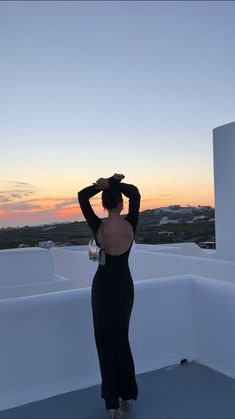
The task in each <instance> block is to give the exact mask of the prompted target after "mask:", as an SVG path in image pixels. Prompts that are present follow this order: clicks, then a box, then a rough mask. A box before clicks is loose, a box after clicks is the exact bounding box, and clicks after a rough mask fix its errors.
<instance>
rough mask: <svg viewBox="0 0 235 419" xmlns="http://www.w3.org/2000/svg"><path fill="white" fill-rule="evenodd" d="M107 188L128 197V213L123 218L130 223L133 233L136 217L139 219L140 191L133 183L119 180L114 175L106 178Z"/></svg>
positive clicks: (135, 226)
mask: <svg viewBox="0 0 235 419" xmlns="http://www.w3.org/2000/svg"><path fill="white" fill-rule="evenodd" d="M108 181H109V188H110V189H111V190H114V191H120V192H122V193H123V194H124V195H125V196H126V197H127V198H129V208H128V214H127V215H126V217H125V219H126V220H127V221H129V223H130V224H131V225H132V228H133V230H134V233H135V232H136V228H137V224H138V219H139V208H140V198H141V195H140V192H139V190H138V188H137V187H136V186H135V185H132V184H130V183H124V182H120V181H119V180H118V179H116V178H115V177H113V176H111V177H110V178H108Z"/></svg>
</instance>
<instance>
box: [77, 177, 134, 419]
mask: <svg viewBox="0 0 235 419" xmlns="http://www.w3.org/2000/svg"><path fill="white" fill-rule="evenodd" d="M124 177H125V176H124V175H122V174H117V173H115V174H114V175H113V176H111V177H110V178H107V179H105V178H99V179H98V180H97V181H96V182H94V183H93V184H92V185H91V186H87V187H86V188H84V189H82V190H81V191H79V192H78V201H79V204H80V207H81V210H82V213H83V215H84V217H85V218H86V220H87V222H88V224H89V226H90V228H91V230H92V232H93V234H94V237H95V241H96V244H97V245H98V246H101V247H103V248H104V249H105V265H101V264H99V265H98V268H97V271H96V273H95V276H94V278H93V282H92V287H91V305H92V314H93V325H94V334H95V342H96V347H97V353H98V358H99V364H100V371H101V376H102V384H101V397H102V398H103V399H104V400H105V406H106V409H107V410H109V411H110V414H111V416H112V418H120V417H121V416H123V414H124V413H125V412H126V411H127V410H128V409H129V407H130V406H131V405H132V402H133V400H136V399H137V396H138V387H137V383H136V379H135V367H134V362H133V357H132V353H131V348H130V344H129V340H128V330H129V321H130V315H131V311H132V306H133V302H134V285H133V280H132V277H131V273H130V269H129V265H128V257H129V253H130V250H131V247H132V243H133V241H134V236H135V232H136V227H137V224H138V216H139V207H140V197H141V196H140V193H139V190H138V188H137V187H136V186H134V185H131V184H128V183H121V180H122V179H123V178H124ZM100 191H103V192H102V205H103V208H104V209H105V210H107V211H108V217H107V220H106V221H104V222H102V219H101V218H99V217H98V216H97V215H96V214H95V213H94V211H93V209H92V207H91V205H90V202H89V198H91V197H92V196H94V195H96V194H97V193H98V192H100ZM122 193H123V194H124V195H125V196H126V197H128V198H129V208H128V214H127V215H126V216H125V217H124V218H122V217H121V216H120V213H121V211H122V209H123V198H122ZM120 399H121V400H120Z"/></svg>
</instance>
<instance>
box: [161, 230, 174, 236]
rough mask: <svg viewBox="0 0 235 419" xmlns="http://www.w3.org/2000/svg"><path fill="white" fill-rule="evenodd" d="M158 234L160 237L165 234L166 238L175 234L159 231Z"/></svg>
mask: <svg viewBox="0 0 235 419" xmlns="http://www.w3.org/2000/svg"><path fill="white" fill-rule="evenodd" d="M158 234H160V235H163V234H165V235H167V236H172V235H173V234H175V233H174V231H159V232H158Z"/></svg>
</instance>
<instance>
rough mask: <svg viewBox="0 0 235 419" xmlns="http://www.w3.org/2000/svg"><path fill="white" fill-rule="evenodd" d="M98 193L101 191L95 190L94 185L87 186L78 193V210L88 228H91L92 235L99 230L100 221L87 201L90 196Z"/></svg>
mask: <svg viewBox="0 0 235 419" xmlns="http://www.w3.org/2000/svg"><path fill="white" fill-rule="evenodd" d="M99 192H101V191H100V190H97V188H95V186H94V185H91V186H87V187H86V188H83V189H81V190H80V191H79V192H78V202H79V205H80V208H81V210H82V213H83V215H84V217H85V219H86V221H87V223H88V225H89V227H90V228H91V230H92V232H93V233H94V234H95V232H96V231H97V229H98V228H99V226H100V224H101V222H102V220H101V218H99V217H98V216H97V215H96V214H95V213H94V211H93V209H92V206H91V204H90V201H89V199H90V198H91V197H92V196H94V195H96V194H98V193H99Z"/></svg>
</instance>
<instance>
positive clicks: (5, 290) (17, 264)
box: [0, 248, 73, 299]
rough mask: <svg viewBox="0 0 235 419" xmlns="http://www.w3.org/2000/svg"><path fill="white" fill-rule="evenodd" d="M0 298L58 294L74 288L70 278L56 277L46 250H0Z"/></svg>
mask: <svg viewBox="0 0 235 419" xmlns="http://www.w3.org/2000/svg"><path fill="white" fill-rule="evenodd" d="M0 268H1V269H0V299H3V298H13V297H21V296H25V295H33V294H41V293H46V292H52V291H61V290H66V289H70V288H72V287H73V282H72V281H71V279H69V278H64V277H62V276H61V275H57V274H56V273H55V271H54V260H53V257H52V255H51V253H49V251H48V250H46V249H40V248H24V249H9V250H1V251H0Z"/></svg>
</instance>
